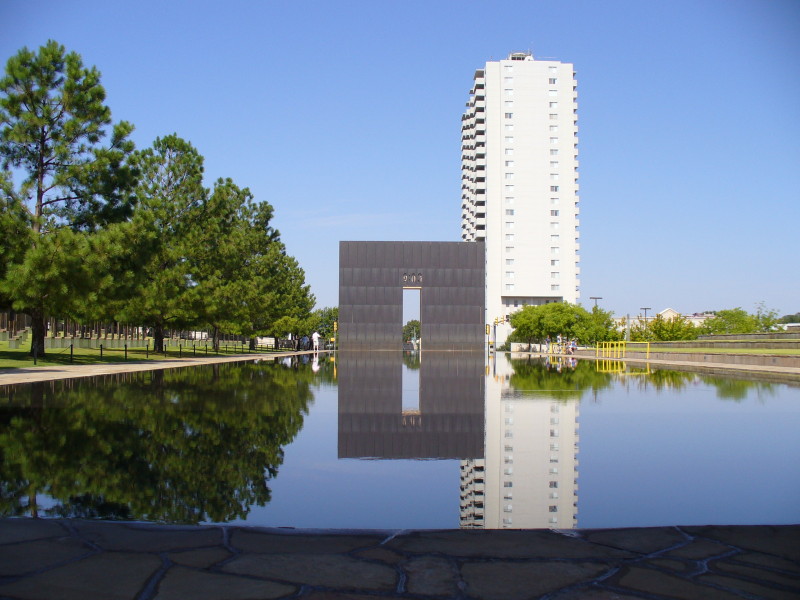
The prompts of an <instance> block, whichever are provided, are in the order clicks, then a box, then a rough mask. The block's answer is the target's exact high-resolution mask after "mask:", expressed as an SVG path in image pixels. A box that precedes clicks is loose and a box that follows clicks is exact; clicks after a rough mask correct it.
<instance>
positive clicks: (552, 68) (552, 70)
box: [547, 67, 558, 73]
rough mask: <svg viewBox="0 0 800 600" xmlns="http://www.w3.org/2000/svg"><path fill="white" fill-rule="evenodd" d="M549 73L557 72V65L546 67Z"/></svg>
mask: <svg viewBox="0 0 800 600" xmlns="http://www.w3.org/2000/svg"><path fill="white" fill-rule="evenodd" d="M547 68H548V70H549V71H550V72H551V73H558V67H547Z"/></svg>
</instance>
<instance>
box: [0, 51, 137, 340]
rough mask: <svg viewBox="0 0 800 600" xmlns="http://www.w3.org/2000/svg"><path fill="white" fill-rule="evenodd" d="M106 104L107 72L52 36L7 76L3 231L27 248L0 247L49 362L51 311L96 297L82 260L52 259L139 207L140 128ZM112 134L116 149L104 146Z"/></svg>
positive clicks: (6, 292) (1, 113)
mask: <svg viewBox="0 0 800 600" xmlns="http://www.w3.org/2000/svg"><path fill="white" fill-rule="evenodd" d="M104 100H105V91H104V90H103V88H102V86H101V85H100V74H99V72H98V71H97V69H95V68H94V67H92V68H85V67H84V66H83V63H82V61H81V58H80V56H79V55H78V54H76V53H74V52H70V53H67V52H66V51H65V49H64V47H63V46H60V45H59V44H57V43H56V42H54V41H52V40H51V41H49V42H48V43H47V44H46V45H44V46H42V47H41V48H39V50H38V52H36V53H35V52H32V51H30V50H28V49H27V48H23V49H22V50H20V51H19V52H18V53H17V54H16V55H15V56H12V57H11V58H10V59H9V60H8V62H7V63H6V68H5V75H4V76H3V77H2V78H0V166H1V167H2V175H0V186H1V187H2V192H3V196H4V204H5V205H4V207H3V209H2V217H0V228H2V231H3V233H5V232H6V231H9V230H11V231H16V232H17V233H18V234H19V235H18V237H16V238H14V239H15V243H16V244H17V248H15V249H14V250H13V251H12V250H9V248H8V243H7V242H6V243H4V244H3V246H4V247H3V248H2V250H0V260H2V263H0V264H2V266H0V277H2V278H3V279H2V280H1V281H0V297H4V298H6V302H5V303H7V302H8V300H11V301H13V304H14V306H15V307H17V309H19V310H23V311H25V312H28V313H29V314H30V315H31V317H32V319H33V335H32V343H31V352H34V351H35V352H36V353H38V354H39V355H40V356H41V355H43V354H44V318H45V314H46V313H52V312H54V311H56V310H61V305H60V304H59V301H60V300H61V299H63V298H64V297H65V296H70V297H71V302H72V303H77V302H79V299H80V298H81V297H83V301H84V302H87V301H90V300H91V299H90V298H87V297H86V296H85V293H86V289H87V288H86V278H85V276H84V275H85V273H84V272H81V270H79V271H78V272H76V271H74V270H73V268H74V267H76V263H75V261H74V258H73V257H64V259H63V260H60V259H59V260H56V261H55V262H53V263H50V264H47V263H46V262H45V261H46V259H47V257H49V256H53V252H54V250H58V249H66V250H73V249H75V248H77V247H78V245H79V244H80V243H87V241H86V240H85V239H84V240H82V241H81V238H79V237H78V236H77V233H78V232H86V234H88V233H89V232H94V231H97V230H98V229H99V228H102V227H103V226H104V225H106V224H107V223H112V222H118V221H121V220H123V219H125V218H126V217H127V216H128V215H129V214H130V212H131V209H132V207H133V203H134V197H133V195H132V194H131V192H130V190H131V188H132V186H133V184H134V182H135V178H136V169H135V168H133V167H132V166H131V165H129V164H128V157H129V155H130V153H131V152H132V151H133V143H132V142H131V141H129V140H128V139H127V138H128V136H129V135H130V133H131V131H132V129H133V127H132V126H131V125H130V124H129V123H126V122H121V123H118V124H116V125H112V122H111V112H110V110H109V108H108V107H107V106H106V105H105V104H104ZM109 132H110V140H109V144H108V145H102V144H101V142H102V140H103V138H104V137H105V136H106V135H108V134H109ZM12 173H13V176H12ZM15 178H16V179H17V180H18V182H17V183H15ZM63 229H71V230H72V231H73V232H75V233H76V236H75V237H69V235H68V234H66V233H63V232H62V231H61V230H63ZM51 237H57V238H58V239H51ZM59 258H60V257H59ZM3 263H4V264H3ZM12 267H13V268H12ZM59 269H61V270H59ZM84 271H85V270H84ZM17 278H22V282H20V281H18V280H17ZM73 284H75V285H73ZM90 287H91V286H90ZM65 291H68V293H65ZM70 308H71V307H64V310H65V311H67V310H70Z"/></svg>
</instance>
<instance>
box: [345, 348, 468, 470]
mask: <svg viewBox="0 0 800 600" xmlns="http://www.w3.org/2000/svg"><path fill="white" fill-rule="evenodd" d="M337 360H338V374H339V375H338V380H339V384H338V386H339V451H338V455H339V458H367V457H369V458H452V459H478V458H482V457H483V451H484V450H483V439H484V412H483V411H484V406H483V402H484V393H483V386H484V376H483V371H484V369H483V365H484V354H483V353H482V352H423V353H422V359H421V360H420V362H419V370H420V371H419V372H420V376H419V406H418V408H414V409H409V408H408V407H406V409H405V410H404V407H403V397H402V395H403V392H402V372H403V371H402V370H403V358H402V355H401V353H400V352H372V353H357V352H340V353H339V354H338V356H337Z"/></svg>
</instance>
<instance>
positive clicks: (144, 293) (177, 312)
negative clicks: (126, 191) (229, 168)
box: [119, 134, 207, 352]
mask: <svg viewBox="0 0 800 600" xmlns="http://www.w3.org/2000/svg"><path fill="white" fill-rule="evenodd" d="M132 162H133V164H134V165H136V167H137V169H138V170H139V172H140V175H139V183H138V185H137V187H136V196H137V200H138V204H137V206H136V210H135V211H134V214H133V219H132V220H131V228H132V230H133V233H132V239H134V240H135V243H134V245H133V248H132V252H134V253H136V254H138V258H139V260H140V261H141V263H142V264H141V267H140V269H139V271H138V274H137V277H136V279H137V285H136V288H135V289H136V291H135V293H134V294H133V295H132V297H131V298H130V299H129V301H128V302H126V303H125V304H124V307H123V308H122V309H121V311H120V313H119V317H120V318H122V319H123V320H126V321H131V322H136V323H141V324H143V325H147V326H149V327H151V328H152V330H153V344H154V350H155V351H156V352H161V351H162V350H163V343H164V331H165V329H166V328H167V327H169V326H176V327H178V326H184V325H186V324H188V323H191V322H193V321H194V320H195V316H196V315H195V312H194V310H193V306H192V297H193V296H192V293H191V291H192V287H193V285H194V277H193V273H192V266H193V263H194V260H195V258H194V257H195V254H197V253H198V252H200V251H201V249H202V247H203V244H204V240H203V235H204V234H205V233H207V230H206V221H205V216H206V215H205V213H204V210H205V202H206V197H207V191H206V189H205V188H204V187H203V157H202V156H201V155H200V153H199V152H198V151H197V150H196V149H195V148H194V147H193V146H192V145H191V144H190V143H189V142H187V141H185V140H183V139H181V138H180V137H178V136H177V135H175V134H173V135H168V136H165V137H163V138H158V139H156V141H155V142H154V143H153V146H152V148H147V149H145V150H141V151H138V152H136V153H135V154H134V156H133V158H132Z"/></svg>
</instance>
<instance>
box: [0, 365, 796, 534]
mask: <svg viewBox="0 0 800 600" xmlns="http://www.w3.org/2000/svg"><path fill="white" fill-rule="evenodd" d="M0 381H1V379H0ZM798 431H800V386H799V385H789V384H785V383H770V382H764V381H753V380H748V379H744V378H736V377H718V376H711V375H701V374H696V373H689V372H677V371H669V370H662V369H659V370H656V369H652V370H650V369H644V368H630V367H626V366H625V365H624V364H623V363H619V362H608V361H606V362H600V363H595V362H593V361H576V360H574V359H566V360H564V361H557V362H552V363H551V362H548V361H543V360H540V359H529V358H527V357H526V358H509V357H508V356H507V355H498V356H497V357H488V358H487V356H486V355H484V354H480V353H477V354H476V353H468V352H464V353H458V352H442V353H438V352H428V353H423V354H422V355H419V354H415V355H409V354H401V353H390V352H376V353H371V354H368V355H367V354H356V353H340V354H339V355H338V356H337V357H336V359H335V361H334V359H333V358H332V357H330V356H327V355H320V356H318V357H316V358H314V357H310V356H306V357H302V358H299V359H298V358H294V359H281V360H278V361H275V362H273V361H272V360H266V361H265V360H262V361H250V362H242V363H227V364H220V365H210V366H206V367H194V368H186V369H171V370H164V371H150V372H144V373H131V374H125V375H120V376H104V377H98V378H84V379H73V380H64V381H54V382H46V383H39V384H28V385H15V386H5V387H2V386H0V514H2V515H3V516H10V515H31V514H34V515H37V516H41V517H48V516H51V517H60V516H74V517H96V518H108V519H134V520H147V521H158V522H170V523H208V522H213V523H236V524H248V525H260V526H286V527H325V528H457V527H465V528H504V527H505V528H534V527H535V528H539V527H552V528H559V529H567V528H571V527H582V528H594V527H628V526H657V525H669V524H675V525H693V524H710V523H715V524H765V523H770V524H783V523H797V522H800V508H799V507H800V472H798V469H797V462H798V459H800V435H798Z"/></svg>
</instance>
